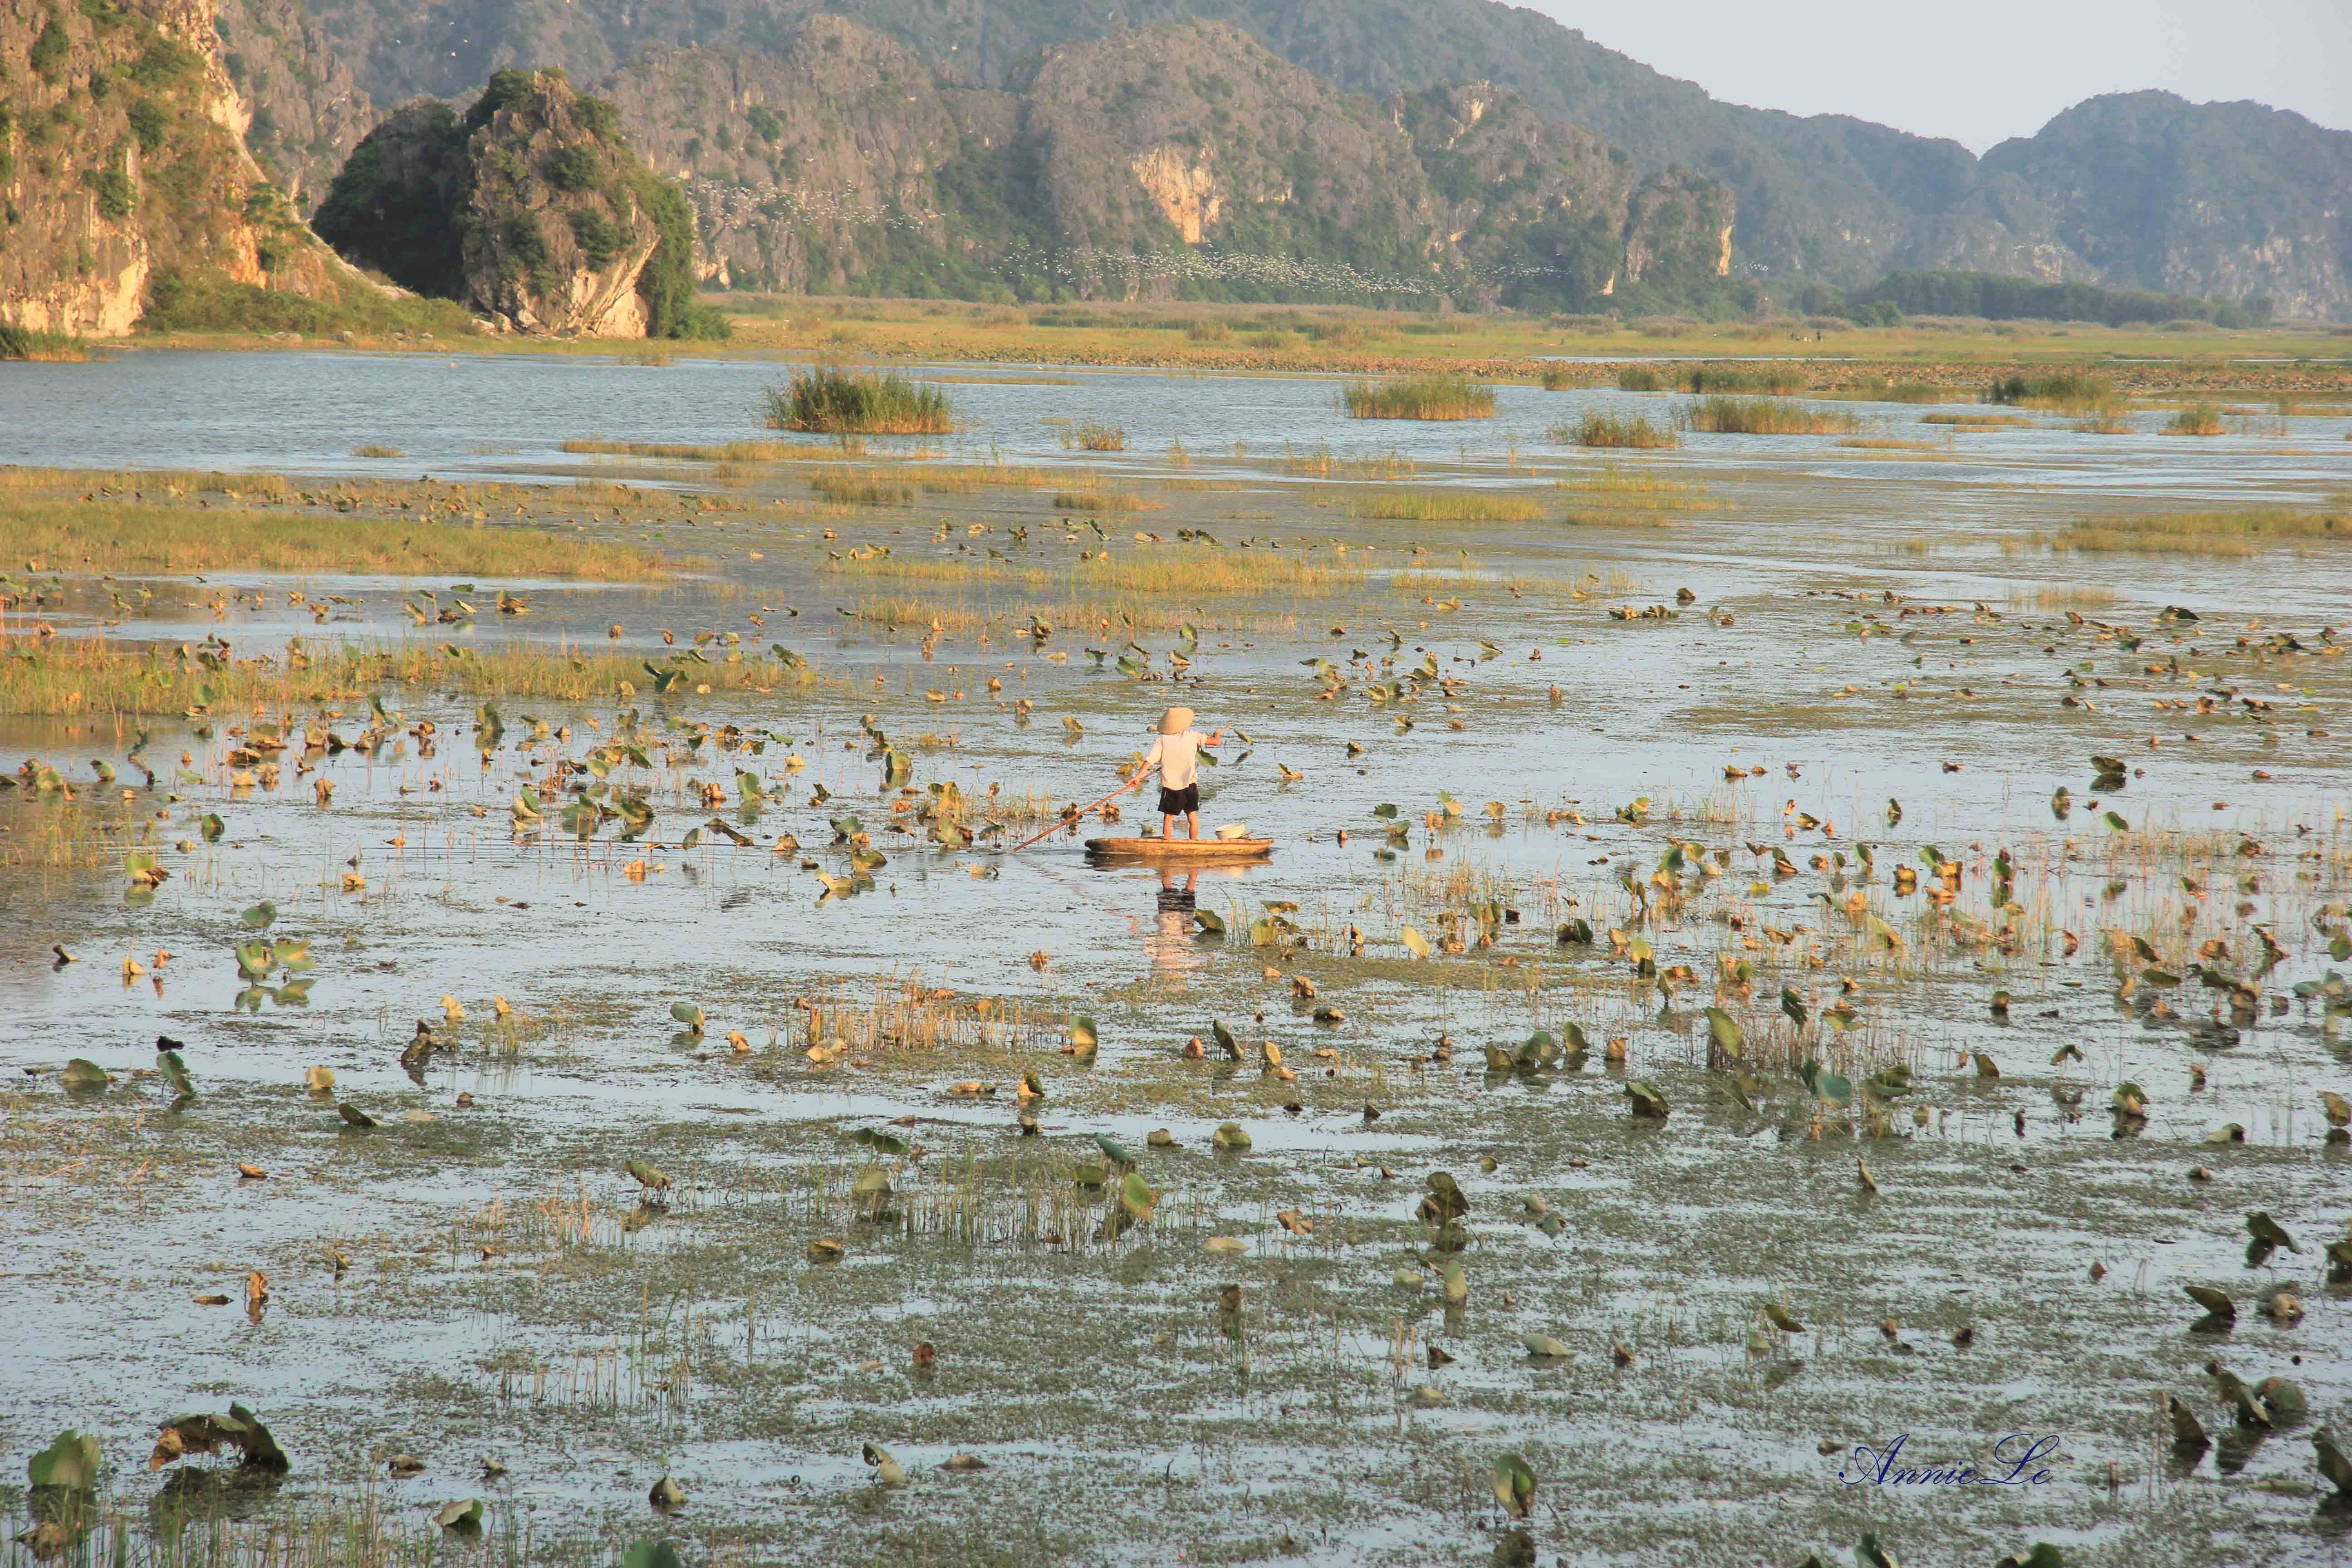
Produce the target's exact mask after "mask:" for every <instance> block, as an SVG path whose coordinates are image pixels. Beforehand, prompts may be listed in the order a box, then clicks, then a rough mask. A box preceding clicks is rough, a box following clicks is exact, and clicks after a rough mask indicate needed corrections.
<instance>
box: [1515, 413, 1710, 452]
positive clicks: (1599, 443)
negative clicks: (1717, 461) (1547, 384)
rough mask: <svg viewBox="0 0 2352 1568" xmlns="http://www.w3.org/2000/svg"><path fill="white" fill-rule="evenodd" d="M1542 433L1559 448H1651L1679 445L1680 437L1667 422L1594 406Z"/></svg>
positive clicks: (1635, 449)
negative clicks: (1657, 421) (1605, 411)
mask: <svg viewBox="0 0 2352 1568" xmlns="http://www.w3.org/2000/svg"><path fill="white" fill-rule="evenodd" d="M1545 435H1546V436H1547V437H1549V439H1550V440H1552V441H1553V442H1555V443H1557V444H1558V445H1559V446H1563V447H1624V448H1628V449H1631V450H1633V451H1654V450H1657V449H1659V448H1661V447H1679V446H1681V445H1682V437H1679V436H1677V435H1675V431H1674V426H1671V425H1653V424H1651V423H1650V422H1649V421H1648V420H1647V419H1644V418H1643V417H1642V416H1639V415H1624V414H1608V413H1603V412H1602V411H1601V410H1600V409H1597V408H1594V409H1588V410H1586V411H1585V415H1584V417H1583V418H1581V419H1578V420H1574V421H1570V420H1562V421H1560V422H1559V424H1557V425H1554V426H1552V427H1551V428H1550V429H1549V430H1548V431H1546V432H1545Z"/></svg>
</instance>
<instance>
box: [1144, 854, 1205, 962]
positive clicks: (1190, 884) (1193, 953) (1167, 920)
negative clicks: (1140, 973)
mask: <svg viewBox="0 0 2352 1568" xmlns="http://www.w3.org/2000/svg"><path fill="white" fill-rule="evenodd" d="M1200 879H1201V873H1200V872H1199V871H1198V870H1197V869H1196V870H1192V871H1187V872H1185V873H1184V879H1183V881H1182V882H1181V884H1180V883H1179V882H1178V881H1177V879H1176V872H1175V868H1173V867H1170V866H1162V867H1160V888H1159V894H1158V903H1159V911H1158V917H1157V921H1156V924H1155V928H1154V930H1153V931H1152V933H1151V935H1150V938H1149V939H1147V940H1146V941H1145V942H1144V944H1143V945H1144V951H1145V952H1148V953H1150V956H1151V964H1152V967H1153V968H1155V969H1160V970H1166V971H1171V972H1174V973H1182V972H1185V971H1188V970H1192V969H1198V968H1199V967H1200V966H1201V955H1200V953H1199V952H1198V950H1196V949H1195V948H1194V947H1193V945H1192V910H1193V908H1194V900H1193V892H1192V889H1193V888H1194V886H1195V885H1196V884H1197V883H1198V882H1199V881H1200Z"/></svg>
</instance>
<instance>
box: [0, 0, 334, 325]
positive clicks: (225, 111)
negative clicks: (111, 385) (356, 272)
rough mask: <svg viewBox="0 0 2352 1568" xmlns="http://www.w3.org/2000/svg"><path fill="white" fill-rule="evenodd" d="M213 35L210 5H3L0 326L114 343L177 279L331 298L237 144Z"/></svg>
mask: <svg viewBox="0 0 2352 1568" xmlns="http://www.w3.org/2000/svg"><path fill="white" fill-rule="evenodd" d="M214 23H215V13H214V10H213V5H212V0H126V3H117V0H88V3H86V4H80V5H64V4H61V3H60V4H51V3H48V0H0V198H5V214H0V216H5V224H4V225H0V321H8V322H10V323H12V324H14V325H17V326H21V327H25V328H28V329H30V330H33V331H50V332H63V333H74V334H83V335H89V336H115V335H119V334H121V333H122V332H125V331H130V330H131V327H132V325H133V324H135V323H136V322H137V321H138V320H139V318H140V315H141V313H142V310H143V309H144V307H145V302H146V300H147V298H148V295H149V291H150V289H151V288H152V286H153V285H155V284H156V283H158V282H159V281H161V280H163V279H166V278H169V277H172V276H174V275H178V274H188V275H198V274H206V275H217V276H220V277H225V278H226V279H230V280H232V281H235V282H237V283H242V284H247V285H250V286H253V287H257V288H260V289H269V290H279V291H286V292H291V293H297V294H304V295H314V296H315V295H318V294H320V293H322V292H326V291H329V290H330V289H331V288H332V287H333V285H332V283H331V277H330V275H331V272H332V271H333V270H334V268H333V264H332V260H331V258H330V257H329V256H328V255H327V253H326V251H325V249H324V247H321V246H320V245H319V244H318V243H317V242H316V241H315V240H314V239H312V238H311V237H310V234H309V232H308V231H307V230H305V229H304V228H303V227H302V226H301V225H300V223H299V220H297V218H296V217H295V216H294V215H293V213H292V212H291V211H290V210H289V208H288V207H287V205H286V203H285V201H284V199H283V197H282V196H281V195H279V193H278V189H277V187H276V186H275V185H273V184H271V183H270V182H269V181H268V179H267V178H266V177H265V176H264V175H263V174H262V172H261V170H260V169H259V168H258V167H257V165H256V164H255V163H254V162H253V160H252V158H251V157H250V156H248V155H247V153H246V151H245V149H244V146H243V145H242V143H241V142H240V140H239V139H240V137H241V136H242V135H243V133H244V132H245V130H246V128H247V124H248V122H249V119H250V116H249V114H248V113H247V110H246V107H245V105H244V104H243V102H242V101H241V100H239V99H238V98H237V96H236V91H235V90H234V89H233V88H232V86H231V85H230V82H229V79H228V72H227V69H226V66H225V64H224V63H223V61H222V58H221V55H220V51H219V49H218V47H217V39H216V36H215V30H214Z"/></svg>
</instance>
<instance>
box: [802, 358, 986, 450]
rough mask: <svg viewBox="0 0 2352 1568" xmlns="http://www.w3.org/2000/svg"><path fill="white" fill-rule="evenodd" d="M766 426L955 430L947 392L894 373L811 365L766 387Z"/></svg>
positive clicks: (870, 431) (918, 432) (925, 432)
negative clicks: (775, 384) (781, 382)
mask: <svg viewBox="0 0 2352 1568" xmlns="http://www.w3.org/2000/svg"><path fill="white" fill-rule="evenodd" d="M768 424H769V426H771V427H772V428H774V429H778V430H812V431H815V432H817V433H819V434H822V435H841V434H845V433H846V434H856V435H864V436H943V435H946V434H948V433H949V432H950V431H952V430H953V429H954V428H955V411H954V409H953V407H952V405H950V403H949V402H948V395H947V394H946V393H944V392H942V391H940V389H939V388H938V387H936V386H926V385H923V384H920V383H919V382H917V381H915V380H913V379H911V378H910V377H908V376H905V375H901V374H898V373H897V372H895V371H892V372H887V373H882V372H876V371H855V370H845V369H842V368H841V367H839V366H837V365H810V366H807V367H805V368H802V369H795V370H794V371H793V373H792V380H791V381H790V382H789V383H788V384H785V385H783V386H772V387H770V388H768Z"/></svg>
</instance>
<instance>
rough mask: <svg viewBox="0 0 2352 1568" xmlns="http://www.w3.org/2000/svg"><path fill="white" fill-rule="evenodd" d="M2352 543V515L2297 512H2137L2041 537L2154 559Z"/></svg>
mask: <svg viewBox="0 0 2352 1568" xmlns="http://www.w3.org/2000/svg"><path fill="white" fill-rule="evenodd" d="M2347 539H2352V513H2347V512H2342V511H2321V510H2307V509H2303V508H2296V507H2239V508H2234V509H2229V510H2215V511H2172V512H2138V513H2129V514H2125V515H2120V516H2098V515H2092V516H2084V517H2078V518H2076V519H2075V520H2074V522H2073V523H2072V524H2071V525H2070V526H2069V527H2068V529H2067V530H2066V531H2065V532H2063V533H2037V534H2035V535H2034V540H2035V542H2037V543H2041V544H2045V545H2048V546H2050V547H2051V548H2053V549H2058V550H2086V551H2110V552H2112V551H2137V552H2144V553H2147V554H2151V555H2248V554H2252V553H2254V552H2258V551H2263V550H2280V549H2297V548H2301V547H2304V546H2306V545H2311V544H2326V543H2328V542H2336V541H2342V540H2347Z"/></svg>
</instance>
